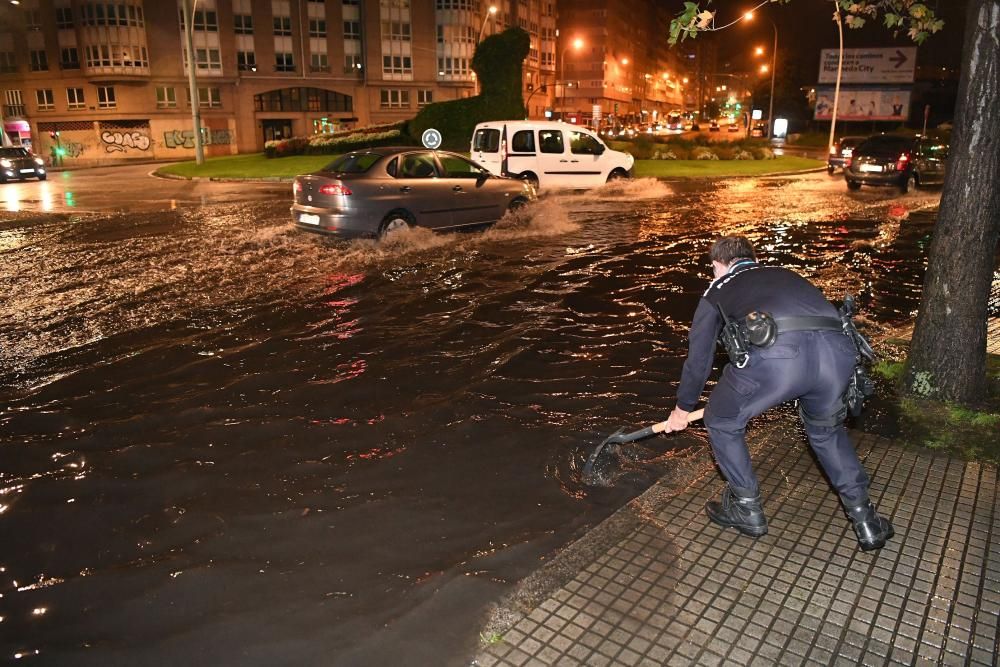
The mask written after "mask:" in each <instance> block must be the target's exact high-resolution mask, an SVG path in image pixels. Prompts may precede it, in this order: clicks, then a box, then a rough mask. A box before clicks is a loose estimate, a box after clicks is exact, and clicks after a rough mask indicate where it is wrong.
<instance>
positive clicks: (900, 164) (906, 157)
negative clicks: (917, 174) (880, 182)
mask: <svg viewBox="0 0 1000 667" xmlns="http://www.w3.org/2000/svg"><path fill="white" fill-rule="evenodd" d="M909 161H910V154H909V153H901V154H900V156H899V159H898V160H896V171H903V170H904V169H906V165H907V163H909Z"/></svg>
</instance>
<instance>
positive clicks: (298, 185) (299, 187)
mask: <svg viewBox="0 0 1000 667" xmlns="http://www.w3.org/2000/svg"><path fill="white" fill-rule="evenodd" d="M292 192H302V181H295V183H294V184H292Z"/></svg>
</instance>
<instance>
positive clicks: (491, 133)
mask: <svg viewBox="0 0 1000 667" xmlns="http://www.w3.org/2000/svg"><path fill="white" fill-rule="evenodd" d="M472 150H474V151H480V152H483V153H496V152H497V151H499V150H500V130H476V134H475V135H473V137H472Z"/></svg>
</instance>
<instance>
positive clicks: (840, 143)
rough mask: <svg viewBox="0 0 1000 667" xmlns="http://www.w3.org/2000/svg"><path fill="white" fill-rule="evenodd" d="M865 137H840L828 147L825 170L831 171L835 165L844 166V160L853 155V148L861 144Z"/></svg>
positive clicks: (834, 169) (835, 167)
mask: <svg viewBox="0 0 1000 667" xmlns="http://www.w3.org/2000/svg"><path fill="white" fill-rule="evenodd" d="M865 139H867V137H841V138H840V139H838V140H837V141H836V143H834V144H833V146H831V147H830V156H829V157H828V158H827V160H826V170H827V172H828V173H831V174H832V173H833V172H834V171H836V170H837V167H843V166H844V160H846V159H847V158H849V157H851V156H852V155H854V149H855V148H857V147H858V146H859V145H861V142H862V141H864V140H865Z"/></svg>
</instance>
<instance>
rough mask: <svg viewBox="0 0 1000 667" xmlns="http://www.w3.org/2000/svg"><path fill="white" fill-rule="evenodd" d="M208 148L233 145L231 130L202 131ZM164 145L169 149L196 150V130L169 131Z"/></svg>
mask: <svg viewBox="0 0 1000 667" xmlns="http://www.w3.org/2000/svg"><path fill="white" fill-rule="evenodd" d="M202 136H203V137H204V143H205V145H206V146H210V145H212V144H231V143H233V133H232V131H230V130H208V129H203V130H202ZM163 144H164V145H165V146H166V147H167V148H194V130H168V131H167V132H164V133H163Z"/></svg>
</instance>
